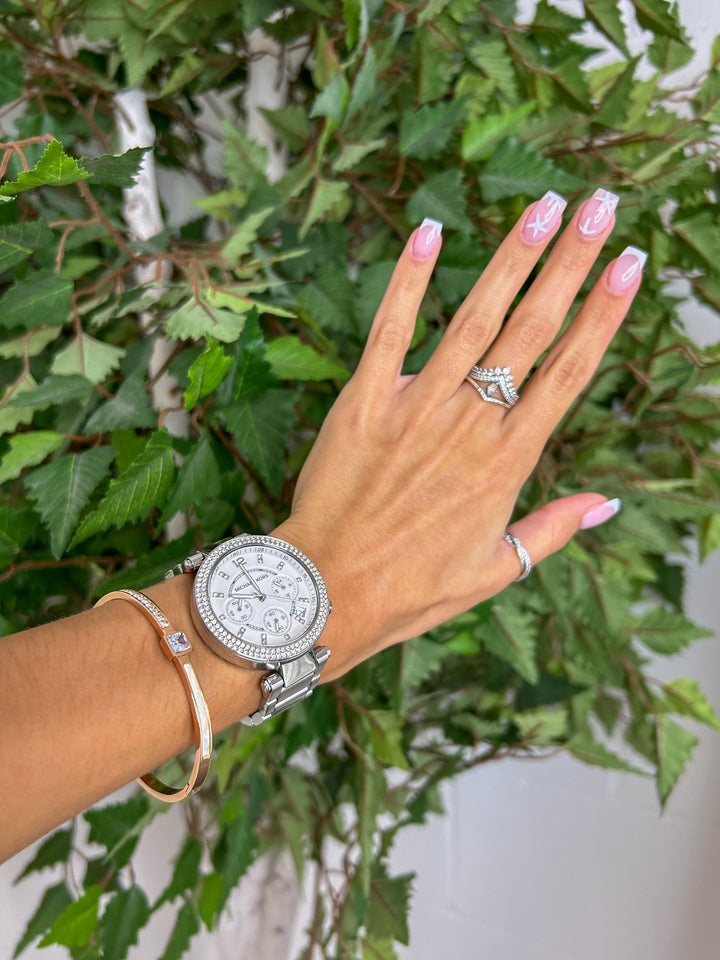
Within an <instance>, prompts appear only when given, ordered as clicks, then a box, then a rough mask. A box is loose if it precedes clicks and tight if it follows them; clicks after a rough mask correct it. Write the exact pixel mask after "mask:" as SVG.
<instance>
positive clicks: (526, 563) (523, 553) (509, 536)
mask: <svg viewBox="0 0 720 960" xmlns="http://www.w3.org/2000/svg"><path fill="white" fill-rule="evenodd" d="M503 540H505V541H507V543H509V544H510V546H511V547H514V548H515V552H516V553H517V555H518V560H519V561H520V566H521V567H522V570H521V572H520V576H519V577H515V582H516V583H519V582H520V581H521V580H524V579H525V578H526V577H529V576H530V574H531V573H532V568H533V565H532V560H531V559H530V554H529V553H528V552H527V550H526V549H525V547H524V546H523V545H522V543H520V541H519V540H518V538H517V537H516V536H515V534H514V533H510V531H509V530H506V531H505V533H504V534H503Z"/></svg>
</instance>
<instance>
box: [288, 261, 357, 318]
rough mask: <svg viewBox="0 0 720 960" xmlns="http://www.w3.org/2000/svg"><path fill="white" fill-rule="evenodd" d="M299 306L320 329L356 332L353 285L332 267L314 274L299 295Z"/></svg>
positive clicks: (322, 268)
mask: <svg viewBox="0 0 720 960" xmlns="http://www.w3.org/2000/svg"><path fill="white" fill-rule="evenodd" d="M298 304H299V305H300V306H301V307H302V308H303V309H305V310H307V311H308V312H309V313H310V315H311V316H312V318H313V320H315V321H316V322H317V323H318V324H319V325H320V326H321V327H325V328H328V329H330V330H340V331H342V332H344V333H349V334H354V333H355V332H356V331H355V312H354V311H355V295H354V289H353V284H352V281H351V280H350V278H349V276H348V275H347V272H346V271H345V270H341V269H338V267H337V266H335V264H332V263H325V264H323V265H322V266H321V267H320V268H319V269H318V270H317V271H316V272H315V274H314V276H313V278H312V280H310V281H309V283H306V284H305V285H304V287H303V289H302V291H301V292H300V294H299V295H298Z"/></svg>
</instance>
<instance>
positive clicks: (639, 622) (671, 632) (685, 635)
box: [631, 607, 712, 655]
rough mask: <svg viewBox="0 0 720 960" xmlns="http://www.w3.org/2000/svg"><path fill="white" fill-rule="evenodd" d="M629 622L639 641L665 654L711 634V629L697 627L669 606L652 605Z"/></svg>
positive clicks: (656, 651) (676, 651) (679, 649)
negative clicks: (640, 615)
mask: <svg viewBox="0 0 720 960" xmlns="http://www.w3.org/2000/svg"><path fill="white" fill-rule="evenodd" d="M631 623H632V633H633V635H634V636H636V637H637V639H638V640H640V642H641V643H643V644H644V645H645V646H646V647H649V648H650V650H654V651H655V653H662V654H665V655H671V654H673V653H679V652H680V651H681V650H684V649H685V648H686V647H687V646H688V645H689V644H691V643H692V642H693V640H700V639H702V638H703V637H710V636H712V630H707V629H705V628H704V627H699V626H698V625H697V624H695V623H692V621H690V620H688V619H687V618H686V617H684V616H683V615H682V613H680V612H679V611H678V610H673V609H672V608H670V607H653V608H652V609H651V610H648V612H647V613H645V614H644V615H643V616H642V617H639V618H636V619H634V620H632V621H631Z"/></svg>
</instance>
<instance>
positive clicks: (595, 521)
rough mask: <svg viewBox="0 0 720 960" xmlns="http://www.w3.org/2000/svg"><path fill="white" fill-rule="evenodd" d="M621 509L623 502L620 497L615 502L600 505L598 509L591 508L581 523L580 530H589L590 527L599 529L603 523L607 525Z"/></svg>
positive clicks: (607, 501) (609, 501)
mask: <svg viewBox="0 0 720 960" xmlns="http://www.w3.org/2000/svg"><path fill="white" fill-rule="evenodd" d="M621 507H622V500H620V499H619V497H615V499H614V500H606V501H605V503H599V504H598V505H597V506H596V507H590V509H589V510H588V512H587V513H586V514H584V515H583V518H582V520H581V521H580V529H581V530H589V529H590V527H597V526H599V525H600V524H601V523H605V521H606V520H609V519H610V518H611V517H614V516H615V514H616V513H619V511H620V508H621Z"/></svg>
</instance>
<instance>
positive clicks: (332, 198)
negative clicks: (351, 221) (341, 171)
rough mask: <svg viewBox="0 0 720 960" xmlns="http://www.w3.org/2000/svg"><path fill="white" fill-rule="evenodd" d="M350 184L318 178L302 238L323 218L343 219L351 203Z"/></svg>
mask: <svg viewBox="0 0 720 960" xmlns="http://www.w3.org/2000/svg"><path fill="white" fill-rule="evenodd" d="M349 190H350V184H349V183H345V182H344V181H342V180H321V179H319V178H318V180H317V182H316V184H315V189H314V190H313V194H312V197H311V198H310V204H309V206H308V209H307V213H306V214H305V219H304V221H303V224H302V227H301V228H300V234H299V236H300V239H301V240H304V239H305V237H306V236H307V234H308V231H309V230H310V227H311V226H312V225H313V224H314V223H317V222H318V220H321V219H323V218H326V219H329V220H342V218H343V217H344V216H345V214H346V213H347V211H348V209H349V208H350V205H351V200H350V197H349V196H348V191H349Z"/></svg>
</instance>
